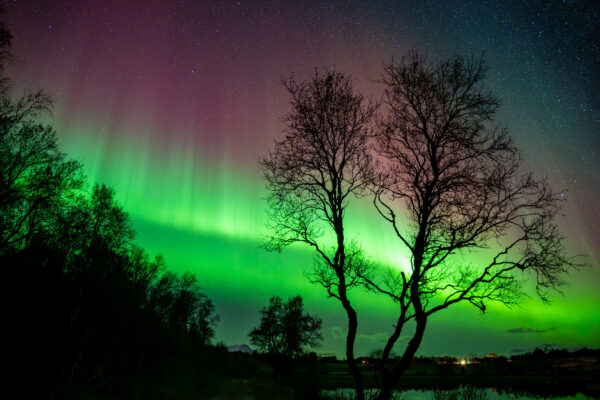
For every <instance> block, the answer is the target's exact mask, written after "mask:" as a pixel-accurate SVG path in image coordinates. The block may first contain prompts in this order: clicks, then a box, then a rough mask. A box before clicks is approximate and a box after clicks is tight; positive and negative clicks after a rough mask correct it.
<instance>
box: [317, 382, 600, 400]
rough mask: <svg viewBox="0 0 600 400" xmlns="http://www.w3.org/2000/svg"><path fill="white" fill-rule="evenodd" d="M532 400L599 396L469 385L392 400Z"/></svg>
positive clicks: (332, 398) (346, 391)
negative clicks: (554, 393)
mask: <svg viewBox="0 0 600 400" xmlns="http://www.w3.org/2000/svg"><path fill="white" fill-rule="evenodd" d="M322 394H323V399H324V400H353V399H354V397H355V396H354V389H350V388H340V389H336V390H325V391H323V392H322ZM372 394H374V391H373V390H367V391H366V398H367V399H369V397H370V396H371V395H372ZM500 399H502V400H516V399H519V400H529V399H531V400H533V399H536V400H537V399H556V400H595V399H600V394H592V395H590V394H583V393H581V392H578V393H575V394H557V395H553V394H548V393H535V392H530V391H512V390H508V389H496V388H478V387H475V386H471V385H465V386H460V387H458V388H456V389H447V390H431V389H429V390H406V391H402V392H396V393H395V394H394V400H500Z"/></svg>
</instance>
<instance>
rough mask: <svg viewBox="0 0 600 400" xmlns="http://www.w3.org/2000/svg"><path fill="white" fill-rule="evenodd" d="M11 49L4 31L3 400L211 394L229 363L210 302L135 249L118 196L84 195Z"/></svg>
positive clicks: (186, 278)
mask: <svg viewBox="0 0 600 400" xmlns="http://www.w3.org/2000/svg"><path fill="white" fill-rule="evenodd" d="M9 45H10V34H9V33H8V32H7V31H6V29H5V28H4V26H3V25H1V24H0V265H1V266H2V268H3V280H2V285H1V286H2V287H1V288H0V296H1V297H0V301H2V303H3V304H5V305H6V306H7V307H5V312H4V314H3V328H4V331H5V332H6V333H8V338H9V339H8V343H9V345H8V346H7V348H6V351H5V352H4V353H3V363H2V365H1V366H0V376H2V378H3V382H6V385H5V386H4V387H3V392H4V396H6V397H7V398H53V397H55V398H81V397H83V395H84V392H85V393H89V392H93V391H96V392H99V393H102V394H104V395H108V396H109V397H113V396H115V397H124V398H139V397H143V398H150V397H151V396H152V395H151V393H152V392H153V391H154V389H155V388H156V387H158V386H159V385H161V384H162V383H163V382H165V381H167V380H179V379H181V376H190V377H191V376H193V377H194V379H196V380H197V381H198V382H200V383H199V385H200V386H199V387H196V388H195V389H196V390H197V392H196V393H195V394H196V395H199V396H203V395H207V393H205V392H204V391H205V390H206V387H208V386H210V385H208V384H206V383H207V382H206V380H203V379H202V378H204V377H206V376H208V375H210V374H212V375H214V374H215V372H214V371H219V372H221V373H222V374H223V375H225V370H226V367H225V366H224V365H223V364H222V363H221V364H219V362H220V361H218V360H221V359H225V356H224V355H223V354H222V353H221V352H220V350H217V349H215V350H211V349H210V348H209V347H207V346H208V345H209V344H210V342H211V339H212V337H213V335H214V325H215V323H216V321H217V318H216V316H215V315H214V307H213V305H212V302H211V300H210V299H209V298H208V297H207V296H206V295H205V294H204V293H202V291H201V290H200V286H199V283H198V282H197V281H196V278H195V277H194V276H193V275H191V274H183V275H178V274H175V273H173V272H170V271H167V270H166V267H165V263H164V259H163V258H162V257H161V256H158V257H156V258H154V259H150V257H149V256H148V255H147V254H146V253H145V252H144V251H143V250H142V249H141V248H140V247H138V246H137V245H135V243H134V241H133V240H134V237H135V232H134V230H133V228H132V224H131V221H130V219H129V216H128V215H127V213H126V212H125V211H124V210H123V208H122V207H121V206H120V205H119V204H118V202H117V201H116V200H115V198H114V191H113V190H112V189H110V188H109V187H108V186H106V185H101V184H97V185H94V186H93V188H92V190H91V191H88V190H87V189H86V186H85V179H84V176H83V173H82V168H81V166H80V165H79V164H78V163H77V162H74V161H72V160H69V159H68V158H67V156H66V155H65V154H64V153H62V152H61V151H60V149H59V148H58V145H57V140H56V132H55V130H54V128H53V127H52V125H51V124H50V123H41V122H39V118H40V116H41V114H42V113H45V112H48V111H49V110H50V107H51V101H50V98H49V97H48V96H46V95H45V94H44V93H43V92H38V93H35V94H33V95H26V96H24V97H21V98H19V99H17V100H14V99H13V98H11V96H10V94H9V89H10V80H9V79H8V78H7V77H5V76H4V63H5V62H7V61H9V60H10V59H11V57H12V56H11V54H10V52H9ZM166 283H168V284H166ZM157 299H160V302H157ZM216 357H218V359H217V358H216ZM207 365H211V366H212V369H209V368H208V367H207ZM219 365H220V366H219Z"/></svg>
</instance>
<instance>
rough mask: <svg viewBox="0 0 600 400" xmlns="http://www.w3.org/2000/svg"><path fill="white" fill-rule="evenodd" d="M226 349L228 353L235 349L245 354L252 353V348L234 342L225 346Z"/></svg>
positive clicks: (233, 351)
mask: <svg viewBox="0 0 600 400" xmlns="http://www.w3.org/2000/svg"><path fill="white" fill-rule="evenodd" d="M227 351H228V352H230V353H235V352H236V351H239V352H241V353H246V354H253V353H254V350H252V349H251V348H250V346H248V345H247V344H235V345H233V346H227Z"/></svg>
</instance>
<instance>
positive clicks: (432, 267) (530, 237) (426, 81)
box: [366, 52, 578, 399]
mask: <svg viewBox="0 0 600 400" xmlns="http://www.w3.org/2000/svg"><path fill="white" fill-rule="evenodd" d="M484 77H485V68H484V65H483V61H481V60H479V61H477V60H473V59H471V58H463V57H456V58H454V59H452V60H449V61H444V62H441V63H439V64H434V63H430V62H428V61H427V59H426V58H425V57H424V56H423V55H421V54H419V53H417V52H413V53H410V54H409V55H408V56H407V57H405V58H403V59H402V60H401V61H400V62H391V63H389V64H387V65H386V66H385V73H384V75H383V83H384V84H385V87H386V90H385V100H386V101H385V102H386V104H387V106H388V110H389V113H388V117H387V118H386V119H385V120H384V121H383V123H382V126H381V129H380V131H379V132H378V136H377V143H378V152H379V154H380V155H381V156H383V159H384V160H383V162H382V166H383V168H384V170H383V173H381V174H380V175H379V178H378V179H377V180H376V185H375V199H374V204H375V206H376V208H377V210H378V211H379V213H380V214H381V216H382V217H383V218H384V219H385V220H386V221H388V222H389V223H391V224H392V226H393V229H394V232H395V234H396V236H397V237H398V238H399V241H400V243H401V244H402V246H404V247H405V248H406V249H407V250H408V251H409V253H410V270H409V271H402V272H400V273H396V274H392V275H390V276H388V278H387V279H386V280H384V281H383V282H379V283H375V282H374V280H373V279H371V278H372V277H368V276H367V277H366V281H367V283H368V285H369V287H371V288H372V289H374V290H376V291H379V292H380V293H385V294H387V295H389V296H390V297H391V298H392V299H394V300H395V301H396V302H397V303H398V304H399V306H400V315H399V317H398V320H397V322H396V326H395V330H394V332H393V335H392V336H391V337H390V339H389V341H388V342H387V345H386V347H385V349H384V354H383V358H384V359H385V360H386V361H388V360H387V359H388V357H387V355H389V352H390V350H391V348H392V346H393V345H394V343H395V342H396V340H397V339H398V337H399V336H400V332H401V330H402V328H403V327H404V326H405V324H406V323H407V322H408V321H410V320H414V321H415V323H416V328H415V332H414V335H413V337H412V338H411V340H410V341H409V343H408V345H407V347H406V349H405V351H404V353H403V355H402V356H401V357H400V358H397V359H395V360H393V362H388V363H387V366H386V368H385V369H384V371H383V384H382V388H381V392H380V393H379V396H378V398H380V399H388V398H390V396H391V392H392V390H393V389H394V388H396V387H397V384H398V380H399V378H400V377H401V375H402V374H403V373H404V372H405V371H406V369H407V368H408V366H409V364H410V361H411V359H412V358H413V356H414V354H415V352H416V351H417V349H418V348H419V345H420V343H421V340H422V338H423V333H424V332H425V327H426V324H427V320H428V318H429V317H430V316H431V315H433V314H434V313H436V312H438V311H441V310H444V309H446V308H448V307H449V306H451V305H453V304H456V303H458V302H469V303H470V304H472V305H474V306H475V307H477V308H478V309H479V310H481V311H482V312H484V311H485V310H486V304H487V303H488V302H489V301H499V302H501V303H504V304H507V305H510V304H514V303H516V302H518V301H519V298H520V295H521V283H520V282H521V281H520V278H521V276H522V275H527V274H533V275H534V277H535V278H536V283H537V286H536V288H537V292H538V294H539V295H540V297H541V298H542V300H547V294H548V290H550V289H555V288H557V287H558V286H560V285H562V284H563V283H564V280H563V278H562V277H563V275H564V274H565V273H566V272H568V271H569V270H570V269H572V268H573V267H577V266H578V264H576V263H575V262H574V260H573V259H572V258H569V257H567V256H566V254H565V251H564V248H563V244H562V239H563V237H562V236H561V234H560V233H559V232H558V230H557V227H556V225H555V222H554V218H555V216H556V215H557V214H558V213H559V210H560V207H561V204H562V202H563V200H564V199H563V197H562V194H560V193H556V192H553V191H552V190H551V188H550V187H549V186H548V184H547V182H546V181H545V180H536V179H534V178H533V176H532V174H531V173H523V172H521V157H520V153H519V150H518V149H517V148H516V147H515V145H514V144H513V142H512V140H511V138H510V137H509V136H508V134H507V133H506V131H505V130H502V129H496V128H494V127H493V126H492V125H493V118H494V115H495V113H496V111H497V109H498V107H499V103H500V102H499V100H498V99H497V98H496V97H495V96H494V95H492V94H491V93H489V92H487V91H486V90H485V88H484V87H483V86H482V81H483V79H484ZM399 203H400V204H402V205H403V206H404V207H405V209H406V213H404V214H405V215H406V217H404V214H402V215H403V216H402V217H399V215H401V214H400V212H399V211H398V210H397V209H395V207H396V206H397V205H399ZM405 218H406V219H405ZM478 249H486V251H485V252H482V254H481V257H480V258H479V257H478V258H473V257H469V252H472V251H474V250H478ZM493 250H495V251H493ZM486 257H487V258H486ZM484 260H485V261H484Z"/></svg>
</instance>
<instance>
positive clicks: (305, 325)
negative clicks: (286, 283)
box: [249, 296, 323, 359]
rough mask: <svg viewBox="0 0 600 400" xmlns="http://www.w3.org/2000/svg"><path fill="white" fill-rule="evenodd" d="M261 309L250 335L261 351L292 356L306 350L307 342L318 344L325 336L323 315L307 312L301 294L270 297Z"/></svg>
mask: <svg viewBox="0 0 600 400" xmlns="http://www.w3.org/2000/svg"><path fill="white" fill-rule="evenodd" d="M260 313H261V320H260V325H259V326H258V327H257V328H254V329H253V330H252V332H250V334H249V336H250V342H251V343H252V344H253V345H254V346H256V347H257V348H258V349H259V350H260V351H262V352H265V353H267V354H270V355H276V356H281V357H285V358H288V359H292V358H295V357H298V356H300V355H301V354H303V352H304V347H305V346H309V347H314V346H317V345H318V344H319V342H320V341H321V340H322V339H323V338H322V336H321V319H320V318H317V317H315V316H312V315H310V314H305V313H304V307H303V305H302V297H301V296H296V297H292V298H291V299H289V300H288V301H287V302H284V301H283V300H282V299H281V297H279V296H275V297H271V299H270V300H269V305H268V306H267V307H264V308H263V309H262V310H261V311H260Z"/></svg>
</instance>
